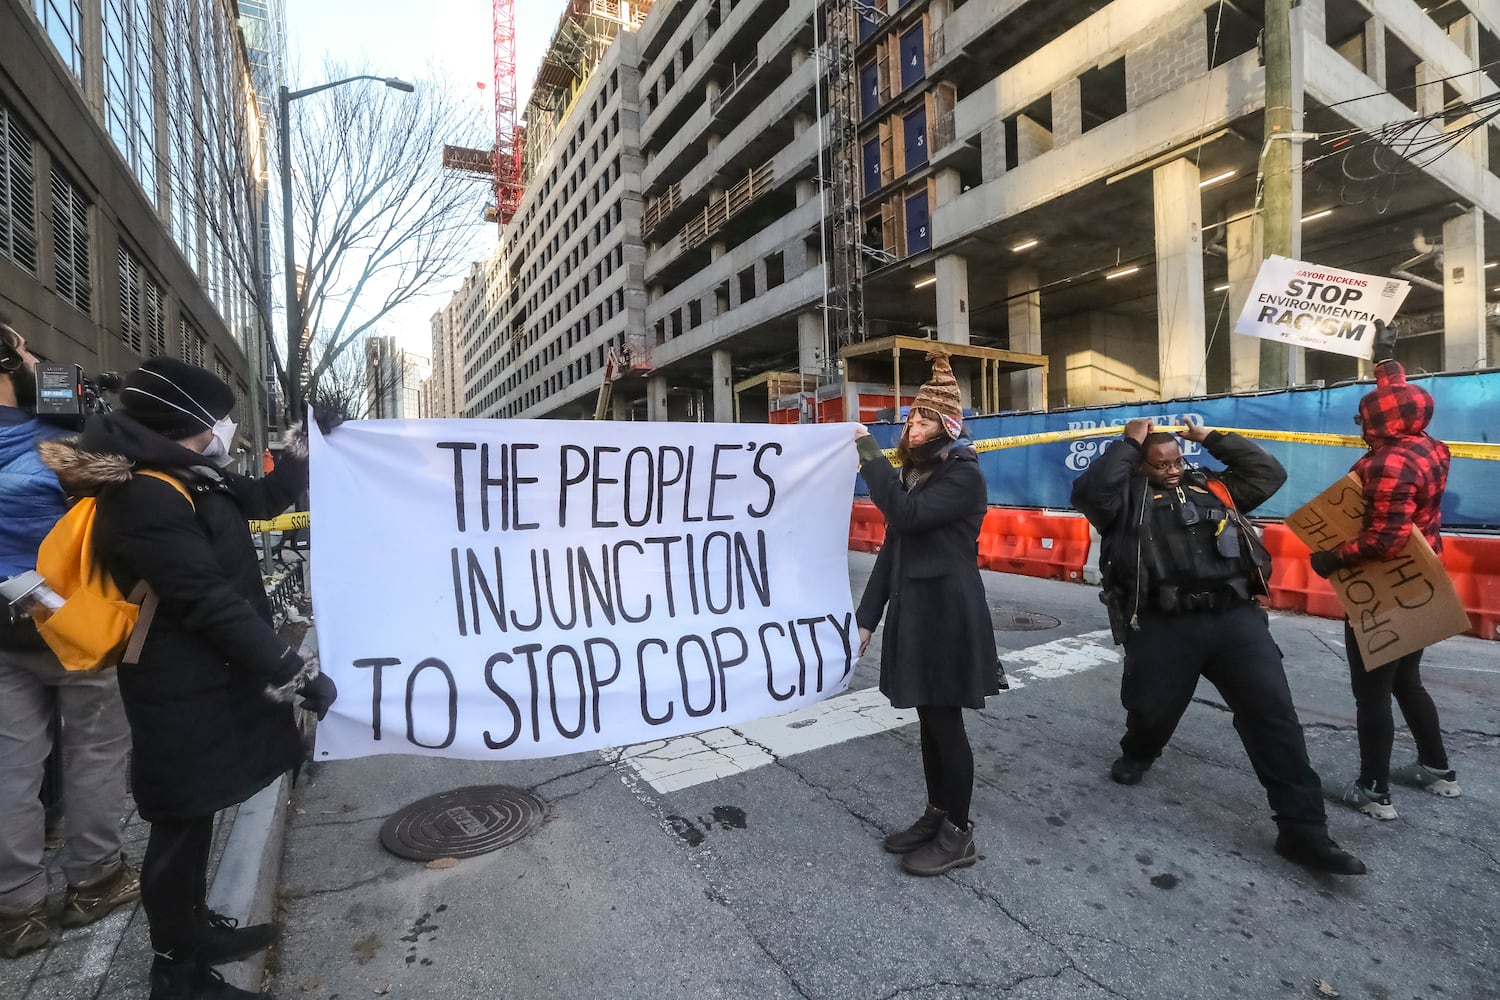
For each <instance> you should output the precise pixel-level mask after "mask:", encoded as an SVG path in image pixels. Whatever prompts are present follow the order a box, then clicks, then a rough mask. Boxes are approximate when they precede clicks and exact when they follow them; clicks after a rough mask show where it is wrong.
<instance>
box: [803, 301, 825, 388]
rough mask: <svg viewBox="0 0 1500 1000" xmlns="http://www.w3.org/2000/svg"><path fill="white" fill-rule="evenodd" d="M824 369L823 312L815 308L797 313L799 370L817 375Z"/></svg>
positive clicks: (806, 373)
mask: <svg viewBox="0 0 1500 1000" xmlns="http://www.w3.org/2000/svg"><path fill="white" fill-rule="evenodd" d="M822 370H823V314H822V313H820V312H817V311H815V310H810V311H808V312H803V313H798V314H797V371H798V373H799V374H802V375H817V374H820V373H821V372H822Z"/></svg>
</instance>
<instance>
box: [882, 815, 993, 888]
mask: <svg viewBox="0 0 1500 1000" xmlns="http://www.w3.org/2000/svg"><path fill="white" fill-rule="evenodd" d="M977 860H979V851H978V850H977V849H976V848H975V847H974V824H973V823H970V824H968V825H967V826H966V827H965V828H964V829H962V830H960V829H959V828H958V827H956V826H954V825H953V824H952V823H949V822H948V821H947V820H946V819H945V820H943V822H942V825H941V826H939V827H938V832H937V836H936V837H933V838H932V839H931V840H929V841H928V842H927V843H925V844H923V845H922V846H921V847H919V848H917V849H916V850H915V851H913V852H911V853H910V854H908V855H907V856H906V857H904V858H902V859H901V867H902V868H904V869H905V870H906V871H907V872H908V873H910V874H912V875H941V874H943V872H946V871H952V870H953V869H954V868H963V867H964V866H966V865H972V864H973V863H974V862H975V861H977Z"/></svg>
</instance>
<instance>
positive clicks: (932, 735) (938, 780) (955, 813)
mask: <svg viewBox="0 0 1500 1000" xmlns="http://www.w3.org/2000/svg"><path fill="white" fill-rule="evenodd" d="M917 719H918V720H919V721H920V722H921V724H922V773H923V774H924V775H925V776H926V778H927V801H928V803H929V804H931V805H934V806H937V807H938V808H939V809H942V810H943V811H944V812H946V813H947V814H948V821H949V822H951V823H952V824H953V825H954V826H956V827H958V828H959V829H960V830H962V829H963V828H964V827H966V826H968V824H969V803H970V802H971V801H972V800H973V798H974V750H973V749H972V748H971V747H970V746H969V734H968V733H966V732H964V710H963V709H962V708H959V707H957V706H956V705H919V706H917Z"/></svg>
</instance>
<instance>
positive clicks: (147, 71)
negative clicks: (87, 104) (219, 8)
mask: <svg viewBox="0 0 1500 1000" xmlns="http://www.w3.org/2000/svg"><path fill="white" fill-rule="evenodd" d="M102 12H103V15H104V106H105V115H104V122H105V126H106V127H107V128H108V129H109V135H110V138H111V139H113V140H114V143H115V146H116V148H118V149H119V151H120V155H122V156H123V157H125V160H126V162H128V163H129V164H130V166H131V169H132V170H134V171H135V175H136V177H137V178H138V179H139V180H140V182H141V187H142V188H143V189H144V190H145V191H146V194H147V195H148V196H149V197H150V198H151V199H152V200H153V201H154V200H155V198H156V103H155V96H154V94H155V69H154V61H153V59H152V44H151V5H150V4H149V3H147V2H146V0H104V4H103V7H102Z"/></svg>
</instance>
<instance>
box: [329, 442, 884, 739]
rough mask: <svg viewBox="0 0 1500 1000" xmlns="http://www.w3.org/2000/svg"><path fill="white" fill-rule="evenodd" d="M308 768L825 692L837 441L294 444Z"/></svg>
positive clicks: (755, 708) (839, 645) (723, 713)
mask: <svg viewBox="0 0 1500 1000" xmlns="http://www.w3.org/2000/svg"><path fill="white" fill-rule="evenodd" d="M312 437H313V440H312V494H311V495H312V510H313V512H314V521H315V524H314V527H313V533H312V534H313V541H314V543H315V544H314V549H313V559H312V591H313V606H314V610H315V612H316V615H317V640H318V650H319V656H320V659H321V664H322V669H323V671H324V672H325V673H327V674H328V675H329V676H330V677H331V678H332V679H333V680H334V682H335V683H336V684H337V685H338V689H339V697H338V701H337V703H336V704H335V705H334V706H333V710H332V712H331V713H330V714H329V715H328V717H327V718H326V719H325V720H324V721H323V722H322V723H320V724H319V726H318V737H317V749H316V752H315V759H317V760H337V759H344V758H350V757H364V756H369V755H372V754H383V753H401V754H418V755H423V756H433V757H462V758H469V759H476V760H490V759H494V760H500V759H510V758H524V757H550V756H557V755H562V754H569V753H577V752H579V751H583V750H593V749H598V748H601V747H608V746H625V745H629V744H634V743H641V742H645V741H648V740H654V739H661V738H665V737H668V736H676V735H681V734H683V733H691V732H697V731H700V730H704V729H712V728H715V727H719V726H726V725H733V724H734V723H737V722H743V721H746V720H749V719H754V718H759V717H762V716H767V715H775V714H778V713H781V712H786V711H790V710H792V709H795V708H800V707H802V706H805V705H807V704H810V703H812V702H816V701H820V700H822V699H824V698H828V697H830V696H832V695H834V694H837V693H839V692H841V691H843V690H844V689H845V688H846V687H847V685H848V683H849V675H850V672H851V670H852V668H853V662H854V660H855V658H856V656H857V653H858V646H859V638H858V634H857V629H856V628H855V625H854V619H853V613H852V608H851V601H850V593H849V574H848V553H847V548H848V532H849V512H850V495H851V489H852V485H853V481H854V474H855V467H856V458H855V449H854V434H853V429H852V426H851V425H849V424H823V425H814V426H795V425H788V426H777V425H765V424H686V423H649V422H620V423H611V422H595V423H590V422H579V421H551V420H547V421H543V420H366V421H351V422H349V423H345V424H343V425H341V426H340V427H338V428H337V429H336V430H334V431H333V432H332V433H330V434H329V435H328V436H326V437H324V436H321V435H319V434H317V432H316V430H314V431H313V434H312Z"/></svg>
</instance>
